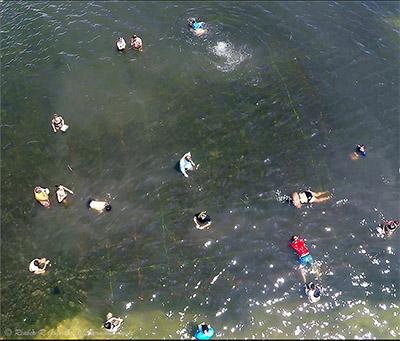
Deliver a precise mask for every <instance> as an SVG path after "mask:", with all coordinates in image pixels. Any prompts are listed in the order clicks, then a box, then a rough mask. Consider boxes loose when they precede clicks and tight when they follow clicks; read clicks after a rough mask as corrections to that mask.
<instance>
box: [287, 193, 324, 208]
mask: <svg viewBox="0 0 400 341" xmlns="http://www.w3.org/2000/svg"><path fill="white" fill-rule="evenodd" d="M328 193H329V192H328V191H325V192H313V191H311V190H307V191H301V192H294V193H293V194H292V199H291V202H292V203H293V205H294V206H296V207H297V208H300V207H301V205H302V204H313V203H316V202H323V201H326V200H328V199H330V198H331V196H330V195H328V196H324V197H322V196H323V195H327V194H328Z"/></svg>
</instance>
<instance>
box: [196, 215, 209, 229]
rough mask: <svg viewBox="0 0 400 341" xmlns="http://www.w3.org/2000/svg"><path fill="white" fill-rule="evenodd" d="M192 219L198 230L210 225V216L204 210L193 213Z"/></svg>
mask: <svg viewBox="0 0 400 341" xmlns="http://www.w3.org/2000/svg"><path fill="white" fill-rule="evenodd" d="M193 221H194V223H195V224H196V228H198V229H199V230H203V229H205V228H208V227H210V225H211V218H210V216H209V215H208V214H207V212H206V211H202V212H200V213H197V214H195V215H194V216H193Z"/></svg>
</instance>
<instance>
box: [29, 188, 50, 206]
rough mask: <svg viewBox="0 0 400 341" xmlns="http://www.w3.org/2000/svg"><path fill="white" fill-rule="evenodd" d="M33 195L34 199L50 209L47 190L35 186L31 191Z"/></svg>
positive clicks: (48, 191)
mask: <svg viewBox="0 0 400 341" xmlns="http://www.w3.org/2000/svg"><path fill="white" fill-rule="evenodd" d="M33 193H34V194H35V199H36V200H37V201H39V202H40V203H41V204H42V205H43V206H44V207H46V208H47V207H50V200H49V193H50V190H49V189H48V188H42V187H40V186H36V187H35V188H34V190H33Z"/></svg>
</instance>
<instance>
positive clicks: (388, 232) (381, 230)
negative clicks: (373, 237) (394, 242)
mask: <svg viewBox="0 0 400 341" xmlns="http://www.w3.org/2000/svg"><path fill="white" fill-rule="evenodd" d="M398 227H399V221H398V220H388V221H385V222H384V223H383V224H379V225H378V228H377V230H378V234H379V235H380V236H382V237H384V236H386V237H387V238H390V237H391V236H392V235H393V233H394V232H395V231H396V230H397V228H398Z"/></svg>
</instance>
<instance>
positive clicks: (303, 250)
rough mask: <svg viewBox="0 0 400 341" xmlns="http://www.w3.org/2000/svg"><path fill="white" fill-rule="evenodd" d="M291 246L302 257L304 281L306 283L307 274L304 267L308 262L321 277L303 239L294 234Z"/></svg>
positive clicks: (301, 268)
mask: <svg viewBox="0 0 400 341" xmlns="http://www.w3.org/2000/svg"><path fill="white" fill-rule="evenodd" d="M290 246H291V247H292V248H293V249H294V250H295V251H296V252H297V254H298V255H299V259H300V272H301V276H302V277H303V281H304V283H306V282H307V281H306V274H305V270H304V268H305V267H306V265H307V264H310V265H311V267H312V269H313V270H314V271H315V273H316V275H317V277H320V274H319V271H318V269H317V268H316V267H315V265H314V260H313V259H312V257H311V255H310V252H309V251H308V249H307V247H306V245H305V244H304V241H303V239H301V238H299V236H296V235H294V236H292V242H291V243H290Z"/></svg>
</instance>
